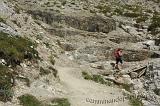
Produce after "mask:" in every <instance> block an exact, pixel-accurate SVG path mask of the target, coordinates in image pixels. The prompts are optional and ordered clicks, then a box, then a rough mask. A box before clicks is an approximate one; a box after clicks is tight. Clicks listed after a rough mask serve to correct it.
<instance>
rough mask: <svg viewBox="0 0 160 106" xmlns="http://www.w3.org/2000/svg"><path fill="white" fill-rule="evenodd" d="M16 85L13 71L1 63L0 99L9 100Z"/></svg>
mask: <svg viewBox="0 0 160 106" xmlns="http://www.w3.org/2000/svg"><path fill="white" fill-rule="evenodd" d="M13 85H14V78H13V73H12V72H11V71H10V70H9V69H8V67H6V66H4V65H1V64H0V90H1V92H0V101H4V102H5V101H9V100H11V98H12V96H13V95H12V94H13V91H12V86H13Z"/></svg>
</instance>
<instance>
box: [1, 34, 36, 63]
mask: <svg viewBox="0 0 160 106" xmlns="http://www.w3.org/2000/svg"><path fill="white" fill-rule="evenodd" d="M35 47H36V45H35V43H33V42H31V41H30V40H29V39H27V38H22V37H18V36H10V35H8V34H6V33H3V32H0V58H1V59H4V60H5V61H6V62H7V65H12V66H16V65H20V63H21V62H22V61H23V60H25V59H28V60H32V59H38V58H39V57H38V52H37V51H36V50H35V49H34V48H35Z"/></svg>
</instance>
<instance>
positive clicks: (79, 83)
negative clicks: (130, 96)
mask: <svg viewBox="0 0 160 106" xmlns="http://www.w3.org/2000/svg"><path fill="white" fill-rule="evenodd" d="M62 64H64V63H63V62H60V63H57V64H56V69H57V70H58V73H59V78H60V82H61V84H62V85H64V86H65V87H66V89H67V90H68V95H67V96H68V98H69V100H70V102H71V104H72V106H106V105H107V106H129V105H128V100H127V99H125V98H124V96H123V94H122V90H121V89H118V88H113V87H110V86H105V85H102V84H98V83H96V82H93V81H89V80H85V79H83V78H82V74H81V73H82V69H81V67H79V66H76V67H75V66H69V67H67V66H62Z"/></svg>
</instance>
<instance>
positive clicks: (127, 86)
mask: <svg viewBox="0 0 160 106" xmlns="http://www.w3.org/2000/svg"><path fill="white" fill-rule="evenodd" d="M131 86H132V85H130V84H121V85H120V87H121V88H123V89H125V90H126V91H128V92H131Z"/></svg>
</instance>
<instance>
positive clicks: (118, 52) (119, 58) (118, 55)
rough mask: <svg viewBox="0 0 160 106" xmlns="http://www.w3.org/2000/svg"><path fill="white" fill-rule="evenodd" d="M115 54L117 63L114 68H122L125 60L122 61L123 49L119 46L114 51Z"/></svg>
mask: <svg viewBox="0 0 160 106" xmlns="http://www.w3.org/2000/svg"><path fill="white" fill-rule="evenodd" d="M114 56H115V59H116V64H115V66H114V68H115V69H118V70H120V69H121V68H122V64H123V61H122V49H120V48H118V49H117V50H116V51H115V52H114ZM119 62H120V63H121V67H120V68H119V65H118V63H119Z"/></svg>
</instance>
